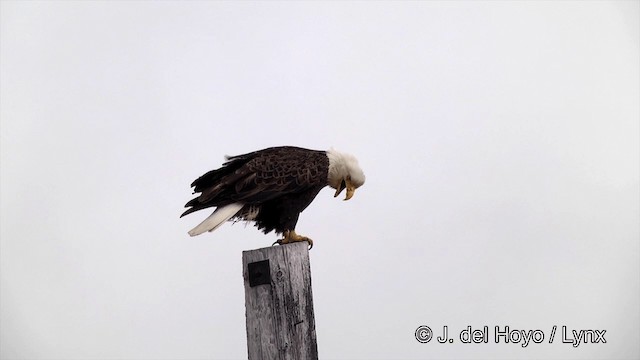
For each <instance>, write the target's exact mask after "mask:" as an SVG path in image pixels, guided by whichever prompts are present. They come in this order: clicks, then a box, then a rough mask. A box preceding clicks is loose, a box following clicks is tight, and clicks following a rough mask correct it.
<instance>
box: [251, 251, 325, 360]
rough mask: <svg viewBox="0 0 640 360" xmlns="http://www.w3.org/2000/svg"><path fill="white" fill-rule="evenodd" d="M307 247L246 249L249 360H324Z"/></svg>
mask: <svg viewBox="0 0 640 360" xmlns="http://www.w3.org/2000/svg"><path fill="white" fill-rule="evenodd" d="M307 246H308V244H307V242H299V243H292V244H286V245H279V246H271V247H267V248H262V249H256V250H250V251H243V252H242V268H243V271H242V272H243V277H244V298H245V307H246V317H247V348H248V350H249V360H258V359H287V360H288V359H318V344H317V342H316V323H315V319H314V315H313V297H312V294H311V268H310V265H309V250H308V248H307Z"/></svg>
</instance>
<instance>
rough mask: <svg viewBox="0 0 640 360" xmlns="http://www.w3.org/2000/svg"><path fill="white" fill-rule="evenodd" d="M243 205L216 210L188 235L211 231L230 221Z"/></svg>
mask: <svg viewBox="0 0 640 360" xmlns="http://www.w3.org/2000/svg"><path fill="white" fill-rule="evenodd" d="M243 206H244V204H241V203H233V204H229V205H227V206H223V207H219V208H217V209H216V210H215V211H214V212H213V213H212V214H211V215H209V217H207V218H206V219H204V221H203V222H201V223H200V224H199V225H198V226H196V227H194V228H193V229H191V231H189V235H191V236H196V235H200V234H202V233H204V232H205V231H213V230H215V229H217V228H218V227H219V226H220V225H222V224H224V222H225V221H227V220H229V219H231V218H232V217H233V215H235V214H237V213H238V211H240V209H242V207H243Z"/></svg>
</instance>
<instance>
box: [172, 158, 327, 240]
mask: <svg viewBox="0 0 640 360" xmlns="http://www.w3.org/2000/svg"><path fill="white" fill-rule="evenodd" d="M328 168H329V158H328V157H327V153H326V152H325V151H317V150H308V149H302V148H297V147H291V146H283V147H274V148H268V149H264V150H260V151H255V152H251V153H248V154H244V155H238V156H232V157H229V158H228V161H227V162H226V163H224V164H223V166H222V167H221V168H219V169H217V170H212V171H209V172H208V173H206V174H204V175H202V176H201V177H199V178H198V179H196V180H195V181H194V182H193V183H192V184H191V186H192V187H194V192H199V193H201V194H200V195H199V196H198V197H196V198H194V199H192V200H191V201H189V202H188V203H187V204H186V207H190V208H189V209H188V210H187V211H185V212H184V213H183V214H182V216H184V215H187V214H189V213H192V212H194V211H197V210H201V209H205V208H209V207H213V206H216V207H222V206H226V205H229V204H232V203H242V204H243V207H242V209H241V210H240V211H239V212H238V213H237V215H235V216H234V217H235V218H238V219H243V220H253V221H255V223H256V226H257V227H258V229H262V230H263V231H264V233H265V234H266V233H269V232H270V231H272V230H275V231H276V233H284V232H285V231H286V230H293V229H295V226H296V223H297V222H298V216H299V215H300V212H302V211H303V210H304V209H306V208H307V206H309V204H310V203H311V201H313V199H314V198H315V197H316V195H318V193H319V192H320V190H321V189H322V188H323V187H325V186H327V176H328Z"/></svg>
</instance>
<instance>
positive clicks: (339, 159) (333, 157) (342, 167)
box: [327, 148, 365, 200]
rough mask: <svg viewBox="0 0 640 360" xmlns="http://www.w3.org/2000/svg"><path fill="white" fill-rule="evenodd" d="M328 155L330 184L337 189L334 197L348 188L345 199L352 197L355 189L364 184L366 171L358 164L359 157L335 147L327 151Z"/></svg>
mask: <svg viewBox="0 0 640 360" xmlns="http://www.w3.org/2000/svg"><path fill="white" fill-rule="evenodd" d="M327 157H329V174H328V184H329V186H331V187H332V188H334V189H336V194H335V195H334V197H337V196H338V195H340V193H341V192H342V190H344V189H347V196H346V197H345V200H349V199H351V197H353V193H354V192H355V190H356V189H357V188H359V187H360V186H362V185H363V184H364V179H365V176H364V172H363V171H362V169H361V168H360V165H358V159H356V158H355V156H353V155H351V154H346V153H342V152H339V151H337V150H335V149H333V148H331V149H329V150H328V151H327Z"/></svg>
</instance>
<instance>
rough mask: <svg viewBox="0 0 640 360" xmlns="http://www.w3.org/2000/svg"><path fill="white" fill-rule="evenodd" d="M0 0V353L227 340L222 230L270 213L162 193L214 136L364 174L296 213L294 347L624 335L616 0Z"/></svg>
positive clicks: (631, 345) (634, 311)
mask: <svg viewBox="0 0 640 360" xmlns="http://www.w3.org/2000/svg"><path fill="white" fill-rule="evenodd" d="M0 10H1V12H0V50H1V53H0V55H1V58H0V71H1V73H0V95H1V98H0V101H1V103H0V116H1V121H2V122H1V127H0V129H1V139H0V140H1V142H0V145H1V149H0V150H1V152H0V154H1V159H0V160H1V224H0V225H1V226H0V240H1V242H0V251H1V252H0V260H1V266H0V280H1V283H0V285H1V288H0V289H1V295H0V305H1V309H0V330H1V336H0V346H1V347H0V357H1V358H2V359H7V360H9V359H71V360H73V359H222V358H229V359H236V358H237V359H240V358H246V351H247V350H246V334H245V314H244V288H243V279H242V266H241V264H242V263H241V252H242V251H243V250H249V249H256V248H260V247H264V246H268V245H270V244H271V243H272V242H273V241H274V240H276V236H275V235H274V234H270V235H264V234H262V233H261V232H259V231H257V230H256V229H255V228H253V227H252V226H246V227H245V226H244V225H243V224H235V225H231V224H227V225H225V226H223V227H221V228H220V229H218V230H217V231H215V232H213V233H207V234H204V235H202V236H199V237H196V238H190V237H189V236H188V235H187V231H188V230H189V229H191V228H192V227H193V226H194V225H196V224H197V223H199V222H200V221H202V220H203V219H204V218H205V217H206V216H207V215H208V214H209V211H202V212H197V213H195V214H192V215H189V216H187V217H185V218H182V219H180V218H178V216H179V215H180V213H181V212H182V211H183V205H184V203H185V202H186V201H188V200H189V199H190V198H191V189H190V188H189V184H190V183H191V182H192V181H193V180H194V179H195V178H196V177H198V176H200V175H201V174H202V173H204V172H206V171H208V170H211V169H213V168H217V167H219V166H220V165H221V164H222V162H223V160H224V159H223V156H224V155H225V154H230V155H233V154H240V153H245V152H249V151H253V150H257V149H261V148H265V147H269V146H276V145H297V146H302V147H307V148H312V149H328V148H329V147H331V146H333V147H335V148H337V149H339V150H343V151H347V152H350V153H353V154H354V155H356V156H357V157H358V159H359V161H360V164H361V166H362V168H363V169H364V171H365V174H366V175H367V182H366V184H365V185H364V186H363V187H362V188H361V189H359V190H358V191H357V192H356V194H355V196H354V198H353V199H352V200H350V201H348V202H344V201H341V200H337V199H334V198H333V197H332V191H330V190H328V189H325V190H323V191H322V192H320V194H319V195H318V197H317V198H316V200H315V201H314V203H313V204H312V205H311V206H310V207H309V208H308V209H307V210H306V211H305V212H304V213H302V215H301V218H300V221H299V223H298V228H297V230H298V232H299V233H301V234H303V235H307V236H309V237H311V238H312V239H314V241H315V246H314V248H313V250H312V251H311V254H310V256H311V268H312V279H313V294H314V305H315V315H316V324H317V339H318V349H319V354H320V356H321V358H323V359H342V358H344V359H388V358H406V359H420V358H442V359H477V358H495V359H508V358H514V357H518V358H524V359H534V358H537V359H543V358H547V359H557V358H573V359H596V358H603V359H604V358H606V359H614V358H618V359H637V358H639V357H640V347H639V346H640V345H639V343H640V327H639V325H638V324H640V301H639V296H640V295H639V294H640V267H639V258H640V230H639V217H640V208H639V202H640V200H639V199H640V193H639V192H640V190H639V189H640V185H639V179H640V176H639V165H638V164H639V163H640V159H639V157H640V155H639V154H640V147H639V136H640V135H639V134H640V129H639V123H640V105H639V99H640V90H639V89H640V72H639V64H640V56H639V48H640V46H639V44H640V34H639V31H640V30H639V29H640V24H639V19H640V9H639V2H637V1H621V2H616V1H603V2H595V1H563V2H551V1H527V2H516V1H508V2H507V1H491V2H480V1H477V2H465V1H451V2H437V1H425V2H195V1H194V2H171V1H164V2H152V1H144V2H133V1H126V2H123V1H120V2H90V1H83V2H80V1H69V2H56V1H46V2H38V1H28V2H27V1H2V2H1V3H0ZM420 325H428V326H430V327H431V328H432V329H433V331H434V332H436V335H438V334H439V333H440V332H442V328H443V326H445V325H446V326H448V327H449V331H450V335H451V336H452V337H455V338H456V341H455V342H454V343H452V344H439V343H438V342H436V341H435V340H434V341H431V342H429V343H427V344H421V343H419V342H418V341H417V340H416V338H415V335H414V333H415V331H416V328H417V327H418V326H420ZM468 325H470V326H472V327H473V328H474V329H476V328H478V329H481V328H482V327H483V326H485V325H486V326H488V327H489V331H490V341H489V343H487V344H463V343H461V342H460V341H459V338H458V337H457V336H458V334H459V333H460V331H462V330H464V329H465V328H466V327H467V326H468ZM554 325H555V326H557V327H558V331H560V329H561V327H562V326H566V327H567V329H568V330H569V332H571V330H582V329H585V330H586V329H591V330H594V329H596V330H600V331H601V330H606V333H605V339H606V344H603V343H596V344H582V345H580V346H579V347H573V346H572V345H571V344H565V343H562V341H561V339H560V333H558V334H557V335H556V340H555V341H554V342H553V343H551V344H550V343H549V342H548V339H549V336H550V333H551V329H552V328H553V326H554ZM494 326H501V327H504V326H509V327H510V328H511V329H518V330H541V332H543V334H544V335H545V341H544V342H542V343H539V344H535V343H533V342H532V343H530V344H529V345H528V346H526V347H522V346H521V344H504V343H503V342H501V343H498V344H496V343H495V342H494V341H493V330H494V328H493V327H494ZM569 335H571V334H569Z"/></svg>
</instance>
